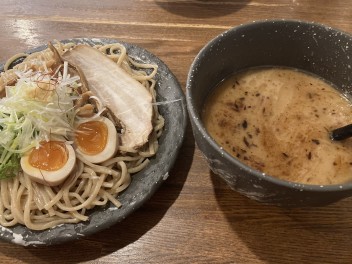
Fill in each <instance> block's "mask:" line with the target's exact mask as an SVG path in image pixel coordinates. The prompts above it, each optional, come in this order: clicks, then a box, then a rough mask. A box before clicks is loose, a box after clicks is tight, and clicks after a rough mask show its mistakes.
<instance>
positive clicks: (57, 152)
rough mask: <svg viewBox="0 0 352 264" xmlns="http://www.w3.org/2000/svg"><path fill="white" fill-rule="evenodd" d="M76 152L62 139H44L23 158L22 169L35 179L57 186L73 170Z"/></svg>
mask: <svg viewBox="0 0 352 264" xmlns="http://www.w3.org/2000/svg"><path fill="white" fill-rule="evenodd" d="M75 164H76V154H75V151H74V149H73V148H72V146H71V145H69V144H67V143H66V142H64V141H60V140H51V141H42V142H40V144H39V147H37V148H33V149H32V150H30V151H29V152H27V153H26V154H25V155H24V156H23V157H22V158H21V167H22V170H23V171H24V172H25V173H26V174H28V175H29V176H30V178H31V179H32V180H33V181H36V182H39V183H42V184H45V185H49V186H56V185H59V184H60V183H62V182H63V181H64V180H65V179H66V177H67V176H68V175H69V174H70V173H71V172H72V170H73V168H74V166H75Z"/></svg>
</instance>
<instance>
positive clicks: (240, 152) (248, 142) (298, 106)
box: [202, 68, 352, 185]
mask: <svg viewBox="0 0 352 264" xmlns="http://www.w3.org/2000/svg"><path fill="white" fill-rule="evenodd" d="M202 118H203V121H204V124H205V127H206V129H207V131H208V132H209V134H210V135H211V136H212V137H213V139H214V140H215V141H216V142H217V143H218V144H219V145H220V146H221V147H223V148H224V149H225V150H226V151H227V152H228V153H230V154H231V155H233V156H234V157H236V158H237V159H239V160H240V161H242V162H243V163H245V164H247V165H249V166H251V167H253V168H255V169H257V170H259V171H261V172H264V173H266V174H269V175H271V176H274V177H278V178H280V179H283V180H288V181H293V182H297V183H304V184H318V185H328V184H340V183H345V182H350V181H352V140H351V139H347V140H344V141H340V142H337V141H331V140H330V138H329V131H331V130H332V129H335V128H338V127H341V126H344V125H347V124H350V123H352V106H351V102H350V101H349V100H347V99H346V97H344V96H343V95H341V94H340V93H339V92H338V91H337V90H336V89H334V88H333V87H332V86H331V85H330V84H328V83H327V82H325V81H323V80H321V79H319V78H317V77H315V76H312V75H310V74H307V73H304V72H302V71H298V70H295V69H289V68H256V69H250V70H247V71H244V72H241V73H238V74H235V75H233V76H231V77H229V78H227V79H226V80H224V81H223V82H221V83H220V84H219V85H218V86H217V87H216V88H215V89H214V91H213V93H212V94H211V95H210V96H209V97H208V99H207V101H206V103H205V107H204V112H203V117H202Z"/></svg>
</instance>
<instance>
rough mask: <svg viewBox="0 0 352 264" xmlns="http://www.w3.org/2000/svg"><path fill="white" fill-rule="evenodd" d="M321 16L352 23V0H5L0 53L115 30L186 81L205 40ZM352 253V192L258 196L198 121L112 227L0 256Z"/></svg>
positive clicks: (155, 259) (239, 257) (231, 258)
mask: <svg viewBox="0 0 352 264" xmlns="http://www.w3.org/2000/svg"><path fill="white" fill-rule="evenodd" d="M268 18H269V19H270V18H286V19H299V20H308V21H315V22H319V23H324V24H326V25H329V26H332V27H335V28H339V29H341V30H344V31H347V32H351V33H352V4H351V1H348V0H334V1H323V0H281V1H274V0H256V1H249V0H241V1H235V0H234V1H231V0H223V1H210V0H209V1H207V0H199V1H196V0H193V1H183V0H133V1H127V0H126V1H121V0H105V1H104V0H101V1H93V0H86V1H75V0H60V1H55V0H53V1H45V0H32V1H26V0H18V1H14V0H3V1H1V5H0V61H4V60H6V59H7V58H8V57H10V56H11V55H12V54H14V53H16V52H18V51H25V50H28V49H30V48H33V47H36V46H38V45H42V44H45V43H47V41H49V40H53V39H59V40H60V39H67V38H72V37H108V38H116V39H119V40H122V41H126V42H130V43H134V44H137V45H140V46H142V47H144V48H146V49H148V50H149V51H150V52H152V53H154V54H155V55H157V56H158V57H160V58H161V59H162V60H163V61H164V62H165V63H166V64H167V65H168V66H169V68H170V69H171V70H172V71H173V73H174V74H175V75H176V76H177V78H178V80H179V81H180V83H181V85H182V87H183V88H184V87H185V83H186V78H187V73H188V69H189V67H190V65H191V63H192V61H193V59H194V57H195V56H196V54H197V53H198V51H199V50H200V49H201V47H202V46H203V45H205V44H206V43H207V42H208V41H209V40H211V39H212V38H214V37H215V36H217V35H218V34H220V33H221V32H223V31H225V30H227V29H229V28H231V27H233V26H236V25H239V24H241V23H246V22H250V21H253V20H261V19H268ZM76 262H85V263H352V198H351V199H345V200H343V201H340V202H338V203H335V204H332V205H330V206H327V207H322V208H304V209H291V210H289V209H284V208H278V207H275V206H268V205H262V204H258V203H257V202H255V201H252V200H249V199H247V198H246V197H243V196H241V195H240V194H238V193H236V192H233V191H232V190H230V189H229V188H228V187H227V185H226V184H225V183H224V182H223V181H222V180H220V179H218V177H217V176H215V175H213V174H212V173H211V172H210V171H209V169H208V168H207V165H206V163H205V160H204V159H203V158H202V156H201V153H200V152H199V150H198V148H197V147H196V146H195V143H194V139H193V136H192V132H191V129H190V127H188V129H187V132H186V138H185V141H184V144H183V147H182V149H181V152H180V156H179V158H178V160H177V162H176V164H175V166H174V168H173V170H172V171H171V173H170V177H169V178H168V179H167V181H166V182H165V183H164V184H163V185H162V187H161V188H160V189H159V190H158V191H157V192H156V194H155V195H154V196H153V197H152V199H151V200H149V201H148V202H147V203H146V204H145V205H144V206H143V207H142V208H140V209H139V210H137V211H136V212H135V213H133V214H132V215H131V216H130V217H128V218H127V219H126V220H125V221H123V222H121V223H118V224H116V225H115V226H113V227H111V228H110V229H108V230H105V231H103V232H100V233H97V234H95V235H92V236H90V237H84V238H82V239H81V240H78V241H75V242H72V243H67V244H63V245H57V246H52V247H44V248H24V247H21V246H17V245H13V244H8V243H4V242H0V263H76Z"/></svg>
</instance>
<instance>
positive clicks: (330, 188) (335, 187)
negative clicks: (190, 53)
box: [186, 19, 352, 193]
mask: <svg viewBox="0 0 352 264" xmlns="http://www.w3.org/2000/svg"><path fill="white" fill-rule="evenodd" d="M283 23H284V24H286V23H288V24H297V25H300V26H301V25H303V26H307V27H317V28H320V29H325V30H327V31H331V32H333V33H337V34H340V35H345V36H346V37H349V38H351V41H352V35H351V34H349V33H347V32H345V31H342V30H340V29H337V28H334V27H330V26H327V25H324V24H321V23H316V22H310V21H304V20H296V19H265V20H256V21H252V22H248V23H244V24H240V25H238V26H234V27H232V28H230V29H228V30H226V31H224V32H223V33H220V34H219V35H217V36H215V37H214V38H213V39H211V40H210V41H209V42H208V43H206V44H205V45H204V46H203V47H202V48H201V49H200V51H199V52H198V54H197V55H196V57H195V58H194V60H193V62H192V64H191V66H190V68H189V72H188V75H187V81H186V102H187V109H188V112H189V118H190V120H191V121H192V122H193V123H194V124H195V126H196V129H198V130H199V132H200V133H201V134H202V135H203V138H204V140H205V141H207V143H208V144H210V145H211V147H212V148H213V149H214V151H215V152H216V155H217V156H219V157H222V158H224V159H225V160H226V161H227V162H230V163H232V164H235V165H236V166H238V167H240V168H241V169H242V170H243V171H245V172H246V173H250V174H253V175H254V176H255V177H257V178H259V179H260V180H265V181H268V182H270V183H271V184H275V185H279V186H280V187H285V188H290V189H292V188H293V189H296V190H299V191H310V192H325V193H328V192H344V191H346V190H350V189H352V182H349V183H342V184H331V185H319V184H304V183H298V182H293V181H288V180H283V179H279V178H277V177H274V176H271V175H269V174H266V173H263V172H261V171H259V170H256V169H254V168H252V167H250V166H248V165H246V164H244V163H243V162H241V161H239V160H238V159H236V158H235V157H233V156H232V155H231V154H229V153H228V152H227V151H225V150H224V149H223V148H222V147H221V146H220V145H219V144H218V143H216V142H215V140H214V139H213V138H212V137H211V136H210V134H209V133H208V132H207V131H206V129H205V127H204V125H203V122H202V121H201V116H200V115H198V114H197V111H196V110H195V107H194V104H193V98H192V95H193V93H192V86H193V85H194V81H193V74H194V72H195V69H196V68H197V65H198V63H199V61H200V60H201V58H202V57H203V56H204V54H206V53H207V51H208V50H209V49H210V47H211V46H213V45H214V44H215V43H217V42H219V41H221V39H223V38H224V37H225V38H227V37H228V36H231V34H234V33H236V32H237V31H241V30H244V29H249V28H253V27H256V26H258V25H268V24H283Z"/></svg>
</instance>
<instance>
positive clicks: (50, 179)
mask: <svg viewBox="0 0 352 264" xmlns="http://www.w3.org/2000/svg"><path fill="white" fill-rule="evenodd" d="M65 146H66V149H67V154H68V158H67V162H66V163H65V165H64V166H63V167H62V168H60V169H58V170H56V171H46V170H43V169H38V168H35V167H33V166H32V165H31V164H30V163H29V155H30V151H29V152H28V153H26V155H24V156H23V157H22V158H21V167H22V170H23V171H24V172H25V173H27V174H28V175H29V177H30V178H31V179H32V180H33V181H36V182H38V183H41V184H44V185H49V186H56V185H59V184H60V183H62V182H63V181H64V180H65V179H66V178H67V177H68V175H70V173H71V172H72V170H73V168H74V167H75V164H76V153H75V151H74V149H73V147H72V146H71V145H68V144H65Z"/></svg>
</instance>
